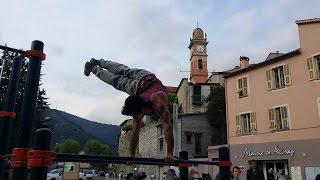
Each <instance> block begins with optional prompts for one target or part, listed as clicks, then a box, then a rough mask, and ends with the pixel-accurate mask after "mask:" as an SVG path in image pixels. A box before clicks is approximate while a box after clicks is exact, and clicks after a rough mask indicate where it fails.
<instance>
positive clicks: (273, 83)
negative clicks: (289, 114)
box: [266, 64, 291, 90]
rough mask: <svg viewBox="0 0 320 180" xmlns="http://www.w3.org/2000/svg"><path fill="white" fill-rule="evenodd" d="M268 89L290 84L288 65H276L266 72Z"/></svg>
mask: <svg viewBox="0 0 320 180" xmlns="http://www.w3.org/2000/svg"><path fill="white" fill-rule="evenodd" d="M266 75H267V87H268V90H272V89H281V88H284V87H285V86H289V85H291V76H290V69H289V65H288V64H286V65H283V66H278V67H276V68H273V69H270V70H268V71H267V72H266Z"/></svg>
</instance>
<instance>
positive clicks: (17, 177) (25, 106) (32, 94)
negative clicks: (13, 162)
mask: <svg viewBox="0 0 320 180" xmlns="http://www.w3.org/2000/svg"><path fill="white" fill-rule="evenodd" d="M43 46H44V45H43V42H41V41H33V42H32V45H31V50H37V51H40V52H43ZM41 61H42V60H41V59H40V58H39V57H35V56H33V57H31V58H30V60H29V65H28V74H27V80H26V85H25V92H24V94H23V102H22V110H21V122H19V123H20V129H19V134H18V138H17V148H29V147H30V146H31V137H32V129H33V119H34V115H35V108H36V100H37V94H38V86H39V79H40V69H41ZM27 177H28V172H27V167H19V168H14V169H13V180H27Z"/></svg>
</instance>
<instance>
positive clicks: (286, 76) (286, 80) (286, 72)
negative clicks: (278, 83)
mask: <svg viewBox="0 0 320 180" xmlns="http://www.w3.org/2000/svg"><path fill="white" fill-rule="evenodd" d="M283 72H284V83H285V85H286V86H289V85H291V75H290V68H289V65H288V64H286V65H284V66H283Z"/></svg>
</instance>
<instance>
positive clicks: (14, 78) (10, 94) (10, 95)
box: [0, 56, 22, 179]
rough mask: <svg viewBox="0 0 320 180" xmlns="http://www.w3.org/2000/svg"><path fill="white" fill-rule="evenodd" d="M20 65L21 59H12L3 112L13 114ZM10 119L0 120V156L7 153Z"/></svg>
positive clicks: (0, 171) (0, 165)
mask: <svg viewBox="0 0 320 180" xmlns="http://www.w3.org/2000/svg"><path fill="white" fill-rule="evenodd" d="M21 64H22V58H21V57H18V56H17V57H15V58H13V63H12V69H11V72H10V80H9V85H8V90H7V97H6V104H5V107H4V111H7V112H13V111H14V108H15V104H16V98H17V92H18V84H19V79H20V69H21ZM13 119H14V118H12V117H2V118H1V119H0V142H1V143H0V156H5V154H7V153H8V144H9V132H10V129H11V125H12V121H13ZM4 165H5V161H4V160H1V159H0V179H3V174H4V168H5V167H4Z"/></svg>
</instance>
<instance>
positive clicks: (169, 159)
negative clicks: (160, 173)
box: [164, 154, 174, 164]
mask: <svg viewBox="0 0 320 180" xmlns="http://www.w3.org/2000/svg"><path fill="white" fill-rule="evenodd" d="M164 161H165V163H166V164H172V163H173V161H174V157H173V155H171V154H167V156H166V157H165V159H164Z"/></svg>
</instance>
